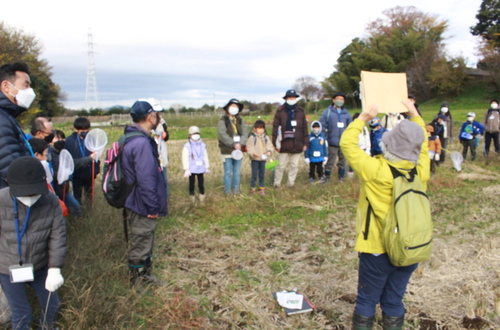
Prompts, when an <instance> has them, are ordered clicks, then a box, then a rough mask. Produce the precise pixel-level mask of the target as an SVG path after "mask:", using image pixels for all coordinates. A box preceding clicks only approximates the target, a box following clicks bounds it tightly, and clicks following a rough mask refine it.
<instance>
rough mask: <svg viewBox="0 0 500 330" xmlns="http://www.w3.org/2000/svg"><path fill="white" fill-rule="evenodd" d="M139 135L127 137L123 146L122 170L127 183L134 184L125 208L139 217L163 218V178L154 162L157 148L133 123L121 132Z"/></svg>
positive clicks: (165, 210)
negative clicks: (153, 216) (154, 216)
mask: <svg viewBox="0 0 500 330" xmlns="http://www.w3.org/2000/svg"><path fill="white" fill-rule="evenodd" d="M128 132H142V133H144V135H136V136H131V137H129V138H128V139H127V141H126V143H125V146H124V147H123V154H122V170H123V173H124V176H125V179H126V180H127V183H128V184H133V183H134V182H135V183H136V185H135V187H134V189H133V190H132V192H131V193H130V195H129V196H128V198H127V201H126V202H125V207H126V208H128V209H131V210H132V211H134V212H135V213H137V214H139V215H141V216H144V217H145V216H147V215H154V214H158V215H159V216H165V215H167V190H166V184H165V177H164V176H163V172H162V168H161V166H160V162H159V160H158V149H157V145H156V142H155V140H154V139H153V138H151V137H150V136H148V135H146V132H144V131H143V130H142V128H140V126H138V125H137V124H134V125H132V126H128V127H127V128H126V129H125V133H128Z"/></svg>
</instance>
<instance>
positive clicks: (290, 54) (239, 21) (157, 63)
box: [0, 0, 481, 109]
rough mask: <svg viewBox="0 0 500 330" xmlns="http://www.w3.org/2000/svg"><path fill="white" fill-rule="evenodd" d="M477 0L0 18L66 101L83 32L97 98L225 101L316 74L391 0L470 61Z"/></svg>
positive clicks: (114, 7)
mask: <svg viewBox="0 0 500 330" xmlns="http://www.w3.org/2000/svg"><path fill="white" fill-rule="evenodd" d="M480 4H481V0H441V1H435V0H415V1H414V0H378V1H369V0H350V1H333V0H321V1H319V0H309V1H295V0H287V1H283V0H253V1H238V0H232V1H230V0H211V1H207V0H186V1H180V0H178V1H172V0H164V1H151V0H142V1H129V0H121V1H116V0H100V1H96V0H86V1H67V0H65V1H62V0H46V1H33V0H24V1H23V2H22V6H21V5H20V4H19V2H15V1H8V2H5V3H2V6H1V11H0V20H1V21H3V22H4V23H5V24H7V25H8V26H10V27H12V28H16V29H22V30H24V32H25V33H28V34H32V35H34V36H35V37H36V38H37V39H38V41H39V42H40V43H41V44H42V45H43V53H42V56H41V57H42V58H44V59H46V60H47V61H48V62H49V65H50V66H52V73H53V76H52V80H53V81H54V82H55V83H56V84H58V85H59V86H60V87H61V90H62V91H63V92H64V94H65V100H64V101H63V104H64V105H65V106H66V107H67V108H71V109H81V108H84V107H85V105H86V104H85V98H86V96H85V95H86V82H87V68H88V62H89V61H88V58H89V57H88V34H89V31H90V32H91V34H92V40H93V59H94V67H95V76H96V81H97V90H98V94H99V106H100V107H109V106H113V105H123V106H131V105H132V104H133V102H134V101H135V100H137V99H140V98H149V97H153V98H156V99H158V100H160V102H161V103H162V105H163V106H164V107H165V108H168V107H170V106H172V105H173V104H182V105H184V106H187V107H201V106H202V105H203V104H205V103H207V104H209V105H213V104H214V103H215V105H216V106H223V105H225V103H226V102H227V101H228V100H229V99H230V98H233V97H234V98H238V99H240V100H248V101H253V102H281V101H282V97H283V95H284V94H285V92H286V90H288V89H290V88H292V85H293V83H294V82H295V80H296V79H297V78H299V77H302V76H312V77H314V78H315V79H316V80H318V81H322V80H323V79H325V78H326V77H328V76H329V75H330V74H331V73H332V72H333V71H334V65H335V63H336V61H337V58H338V57H339V53H340V51H341V50H342V49H343V48H345V47H346V46H347V45H348V44H349V43H350V42H351V41H352V39H354V38H357V37H360V38H363V37H366V25H367V24H368V23H369V22H371V21H374V20H376V19H378V18H382V17H383V14H382V11H384V10H385V9H389V8H393V7H395V6H398V5H399V6H415V7H416V8H417V9H419V10H421V11H423V12H426V13H429V14H432V15H436V16H438V17H439V18H440V19H443V20H447V21H448V25H449V28H448V31H447V32H446V33H445V35H444V36H445V38H446V40H445V43H446V45H447V47H446V49H447V51H448V53H449V55H451V56H464V57H465V58H466V59H467V61H468V64H469V66H472V67H475V64H476V63H477V57H476V53H477V38H476V37H473V36H472V35H471V34H470V27H471V26H473V25H475V24H476V22H477V20H476V18H475V16H476V14H477V12H478V10H479V7H480Z"/></svg>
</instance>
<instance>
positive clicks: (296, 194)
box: [60, 129, 500, 330]
mask: <svg viewBox="0 0 500 330" xmlns="http://www.w3.org/2000/svg"><path fill="white" fill-rule="evenodd" d="M202 134H203V129H202ZM184 142H185V141H181V140H179V141H169V143H168V145H169V155H170V164H169V168H168V175H169V182H170V187H171V197H170V200H169V211H170V215H169V216H168V217H166V218H163V219H161V220H159V222H158V230H157V239H156V246H155V260H156V261H155V265H156V269H155V274H156V275H157V276H158V277H159V278H160V279H162V280H163V281H164V282H165V283H164V284H163V285H160V286H157V287H150V288H148V289H147V290H145V291H140V292H137V291H135V290H132V289H130V287H129V286H128V276H127V268H126V245H125V241H124V235H123V226H122V220H121V212H120V211H119V210H115V209H112V208H111V207H109V206H108V205H107V204H106V203H105V201H103V199H102V196H101V195H100V194H98V198H97V200H96V202H95V205H94V208H93V209H92V210H91V211H89V212H88V213H87V214H86V215H85V217H84V218H83V219H74V218H71V217H70V218H68V227H69V231H68V243H69V246H68V248H69V257H68V263H67V266H66V268H65V269H64V275H65V277H66V283H65V285H64V286H63V288H61V290H60V295H61V298H62V301H63V307H62V311H61V323H62V328H64V329H269V330H272V329H349V328H350V326H351V321H350V318H351V314H352V310H353V307H354V299H355V296H356V284H357V265H358V260H357V253H356V252H355V251H354V249H353V246H354V215H355V206H356V202H357V196H358V190H359V183H358V181H357V179H355V178H353V179H350V180H347V181H346V182H344V183H342V184H339V183H338V182H336V181H335V180H334V181H333V182H331V183H327V184H323V185H318V184H313V185H311V184H310V183H309V182H308V180H307V170H306V165H305V163H301V172H300V173H299V178H298V180H297V183H296V185H295V186H294V187H293V188H281V189H278V190H274V189H273V188H268V191H267V192H268V194H267V196H265V197H263V196H251V195H249V194H248V186H249V173H250V166H249V162H248V160H247V158H245V161H244V164H243V171H242V173H243V174H242V192H243V194H242V196H240V197H225V196H224V193H223V187H222V163H221V161H220V157H219V151H218V148H217V142H216V141H215V140H213V139H212V140H207V141H205V142H206V143H207V144H208V146H209V155H210V161H211V168H210V169H211V173H210V174H208V175H207V176H206V189H207V200H206V202H205V203H204V204H203V205H199V204H196V205H192V204H191V203H190V202H189V198H188V191H187V185H188V184H187V179H185V178H183V177H182V173H183V171H182V168H181V164H180V163H181V161H180V155H181V149H182V145H183V144H184ZM450 149H455V150H458V145H452V147H451V148H450ZM245 157H247V156H245ZM478 158H479V160H478V161H477V162H476V163H474V164H471V163H465V164H464V166H463V171H462V172H461V173H457V172H456V171H455V170H454V169H453V168H452V165H451V162H450V161H449V159H447V162H446V163H445V164H443V165H442V166H441V167H439V168H438V169H437V173H436V174H435V175H434V176H433V177H432V179H431V182H430V184H429V196H430V198H431V201H432V212H433V217H434V221H435V232H436V237H435V240H434V252H433V255H432V258H431V260H429V261H428V262H424V263H422V264H421V265H420V267H419V268H418V269H417V271H416V272H415V273H414V275H413V277H412V278H411V281H410V284H409V287H408V292H407V294H406V296H405V304H406V309H407V315H406V323H405V328H406V329H448V330H454V329H499V328H500V318H499V315H500V237H499V232H500V222H499V219H500V216H499V201H500V172H499V170H500V159H497V158H493V159H491V160H490V161H489V162H488V163H486V162H485V161H484V160H483V158H482V156H479V157H478ZM271 174H272V173H271V172H269V173H267V178H268V180H270V176H271ZM268 187H271V184H270V181H269V184H268ZM293 288H297V289H298V290H299V291H301V292H302V293H304V294H305V295H306V296H307V297H308V298H309V300H310V301H311V302H312V303H313V304H314V305H315V306H316V309H315V310H314V311H313V312H312V313H306V314H298V315H293V316H286V315H285V313H284V312H283V311H282V309H281V308H280V307H279V306H278V304H277V303H276V302H275V301H274V299H273V298H272V296H271V293H272V292H275V291H280V290H285V289H288V290H290V289H293ZM379 315H380V311H379ZM376 328H377V329H381V328H382V327H381V326H380V325H379V324H378V325H377V326H376Z"/></svg>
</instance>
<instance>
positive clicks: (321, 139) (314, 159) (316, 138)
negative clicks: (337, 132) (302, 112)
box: [304, 120, 328, 163]
mask: <svg viewBox="0 0 500 330" xmlns="http://www.w3.org/2000/svg"><path fill="white" fill-rule="evenodd" d="M315 123H318V124H319V130H320V133H318V134H314V133H313V131H312V129H313V125H314V124H315ZM321 131H322V129H321V123H320V122H319V121H317V120H316V121H313V122H312V124H311V133H310V134H309V147H307V150H306V151H305V152H304V158H309V160H310V161H311V163H319V162H322V161H324V160H325V157H328V142H327V141H326V138H325V135H324V134H323V133H321Z"/></svg>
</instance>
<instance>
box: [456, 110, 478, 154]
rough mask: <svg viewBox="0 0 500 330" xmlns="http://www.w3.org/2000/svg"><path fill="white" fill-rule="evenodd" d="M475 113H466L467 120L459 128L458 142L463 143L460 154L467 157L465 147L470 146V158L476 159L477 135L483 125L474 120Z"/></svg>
mask: <svg viewBox="0 0 500 330" xmlns="http://www.w3.org/2000/svg"><path fill="white" fill-rule="evenodd" d="M475 118H476V114H475V113H474V112H469V113H468V114H467V121H466V122H465V123H463V124H462V127H461V128H460V135H459V136H458V138H459V140H460V143H461V144H462V145H463V150H462V156H463V157H464V160H465V158H466V157H467V149H469V148H470V153H471V160H472V161H474V160H475V159H476V147H477V145H478V142H479V140H478V138H477V136H478V135H482V134H483V133H484V130H485V127H484V126H483V124H481V123H480V122H477V121H475V120H474V119H475Z"/></svg>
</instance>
